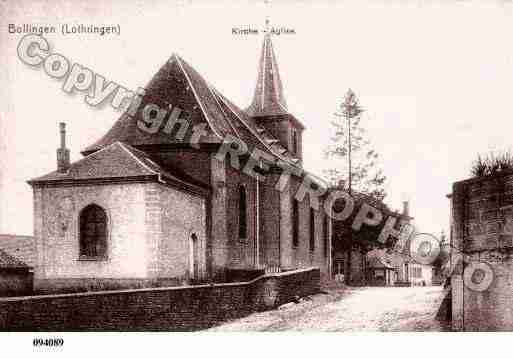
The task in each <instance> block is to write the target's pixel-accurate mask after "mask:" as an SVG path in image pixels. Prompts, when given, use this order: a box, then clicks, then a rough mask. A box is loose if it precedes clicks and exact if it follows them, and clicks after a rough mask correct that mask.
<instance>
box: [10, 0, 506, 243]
mask: <svg viewBox="0 0 513 359" xmlns="http://www.w3.org/2000/svg"><path fill="white" fill-rule="evenodd" d="M143 3H144V5H143ZM266 16H268V17H269V20H270V22H271V24H272V25H273V26H276V27H288V28H292V29H294V30H295V32H296V33H295V34H293V35H287V34H285V35H279V36H275V37H274V38H273V44H274V50H275V53H276V55H277V60H278V65H279V69H280V72H281V78H282V81H283V86H284V93H285V96H286V100H287V103H288V107H289V110H290V112H291V113H292V114H294V115H295V116H296V117H297V118H299V119H300V120H301V121H302V122H303V124H305V126H306V130H305V133H304V138H303V148H304V167H305V168H306V169H308V170H310V171H312V172H313V173H316V174H322V172H323V170H324V169H326V168H330V167H332V166H333V162H332V161H330V160H327V159H325V158H324V156H323V150H324V149H325V148H326V145H327V144H328V142H329V139H330V136H331V131H332V128H331V125H330V122H331V121H332V120H333V119H334V117H333V113H334V112H335V110H336V108H337V105H338V103H339V101H340V99H341V98H342V97H343V95H344V93H345V92H346V91H347V89H348V88H351V89H353V90H354V91H355V92H356V94H357V96H358V97H359V99H360V103H361V105H362V106H363V107H365V109H366V112H365V115H364V116H363V118H362V124H363V125H364V126H365V127H366V128H367V131H368V135H369V137H370V139H371V141H372V143H373V145H374V148H375V149H376V150H377V151H378V152H379V154H380V156H381V165H382V167H383V169H384V172H385V174H386V176H387V177H388V182H387V191H388V197H387V199H386V202H387V203H388V204H389V205H390V206H391V207H392V208H397V209H400V208H401V205H402V204H401V203H402V201H403V200H405V199H408V200H409V201H410V211H411V214H412V216H414V217H415V224H416V226H417V228H418V229H419V230H420V231H422V232H430V233H435V234H438V233H440V231H441V230H445V231H446V232H447V230H448V226H449V202H448V200H447V198H446V195H447V194H448V193H450V192H451V186H452V183H453V182H455V181H458V180H462V179H466V178H468V177H469V171H470V165H471V163H472V161H473V160H474V159H475V158H476V156H477V154H478V153H487V152H489V151H492V150H502V149H510V148H511V141H510V140H509V138H508V136H507V134H511V133H512V131H511V130H512V128H513V122H512V118H513V116H512V115H513V108H512V107H511V106H510V104H511V100H510V98H511V96H512V94H513V46H512V45H511V44H512V42H511V34H512V33H513V5H512V4H511V3H510V2H506V1H488V2H484V1H483V2H481V1H454V2H451V1H444V2H441V1H440V2H437V1H358V2H357V1H320V2H315V3H314V2H309V1H281V2H280V1H274V2H271V3H270V4H268V5H266V4H264V2H263V1H242V2H236V3H235V2H228V1H211V2H207V1H177V2H173V1H159V0H154V1H145V2H143V1H130V2H129V1H121V0H117V1H116V0H114V1H112V2H110V3H107V2H104V1H99V0H90V1H82V0H80V1H72V2H71V1H65V0H57V1H52V2H50V1H26V0H21V1H16V2H15V1H10V0H7V1H3V2H0V233H12V234H32V233H33V208H32V191H31V188H30V186H29V185H28V184H27V183H26V181H27V180H28V179H30V178H33V177H37V176H40V175H43V174H45V173H48V172H50V171H53V170H54V169H55V168H56V154H55V151H56V148H57V147H58V141H59V133H58V123H59V122H66V123H67V126H68V147H69V148H70V150H71V159H72V161H75V160H78V159H80V158H81V155H80V151H81V150H83V149H84V148H85V147H86V146H88V145H89V144H91V143H93V142H94V141H96V140H97V139H98V138H100V137H101V136H102V135H103V134H104V133H105V132H106V131H107V130H108V129H109V128H110V127H111V126H112V124H113V123H114V121H115V120H116V119H117V118H118V117H119V115H120V112H118V111H116V110H114V109H112V108H111V107H109V106H103V107H101V108H94V107H91V106H89V105H87V104H86V103H85V102H84V96H85V94H84V93H80V92H79V93H75V94H72V95H68V94H66V93H65V92H63V91H62V88H61V87H62V81H60V80H56V79H53V78H50V77H49V76H48V75H47V74H46V73H45V72H44V71H43V70H42V69H41V68H31V67H29V66H27V65H25V64H24V63H22V62H21V61H20V59H19V58H18V57H17V55H16V48H17V45H18V42H19V41H20V39H21V37H22V35H21V34H10V33H9V32H8V25H9V24H11V23H13V24H17V25H22V24H34V25H53V26H56V27H57V28H59V27H60V26H61V24H65V23H66V24H78V23H81V24H86V25H87V24H93V25H110V24H114V25H118V24H119V27H120V29H121V33H120V35H105V36H99V35H94V34H80V35H78V34H74V35H62V34H61V33H57V34H48V35H46V38H47V40H48V41H49V43H50V46H51V51H52V52H57V53H60V54H62V55H64V56H65V57H67V58H68V59H70V60H71V61H72V62H76V63H79V64H81V65H83V66H87V67H88V68H90V69H92V70H93V71H94V72H96V73H99V74H102V75H103V76H105V77H106V78H107V79H108V80H111V81H114V82H116V83H118V84H120V85H123V86H125V87H127V88H129V89H133V90H135V89H137V88H138V87H140V86H145V85H146V84H147V83H148V81H149V80H150V79H151V77H152V76H153V74H154V73H155V72H156V71H157V70H158V69H159V68H160V67H161V66H162V65H163V64H164V63H165V61H166V60H167V59H168V58H169V57H170V56H171V55H172V53H173V52H176V53H178V54H179V55H180V56H181V57H182V58H184V59H185V60H186V61H187V62H188V63H189V64H191V65H192V66H193V67H194V68H195V69H196V70H197V71H199V73H200V74H202V75H203V76H204V77H205V78H206V79H207V81H209V82H210V83H212V84H213V85H214V86H215V87H216V88H217V89H218V90H220V91H221V92H222V93H223V94H224V95H225V96H227V97H228V98H230V99H231V100H232V101H233V102H234V103H235V104H237V105H238V106H239V107H242V108H245V107H247V106H248V105H249V103H250V102H251V99H252V93H253V90H254V86H255V82H256V76H257V63H258V58H259V55H260V51H261V45H262V35H246V36H242V35H233V34H232V28H234V27H248V26H249V27H251V28H256V29H260V30H262V29H263V28H264V23H265V18H266Z"/></svg>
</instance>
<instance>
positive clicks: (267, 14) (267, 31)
mask: <svg viewBox="0 0 513 359" xmlns="http://www.w3.org/2000/svg"><path fill="white" fill-rule="evenodd" d="M269 3H270V1H269V0H264V4H265V12H266V15H265V33H266V34H269V27H270V23H271V22H270V21H269Z"/></svg>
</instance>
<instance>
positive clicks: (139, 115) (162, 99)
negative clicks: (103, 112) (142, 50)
mask: <svg viewBox="0 0 513 359" xmlns="http://www.w3.org/2000/svg"><path fill="white" fill-rule="evenodd" d="M148 104H154V105H157V106H158V107H159V108H160V109H163V110H169V109H170V106H171V107H172V108H174V107H178V108H180V109H181V110H183V111H185V112H186V113H188V114H189V117H188V118H187V120H188V121H190V126H189V133H190V131H191V130H192V127H193V126H194V125H196V124H199V123H202V122H204V123H206V124H207V133H208V135H207V136H204V137H202V139H201V140H202V142H203V143H221V142H222V139H223V138H224V137H225V136H226V135H228V134H230V135H236V134H235V133H234V131H233V128H231V126H230V125H229V124H228V123H227V120H226V118H225V116H224V114H223V111H222V109H221V107H220V105H219V103H217V101H216V99H215V97H214V95H213V94H212V91H211V89H210V86H209V85H208V84H207V82H206V81H205V80H204V79H203V77H201V75H200V74H199V73H198V72H197V71H196V70H194V69H193V68H192V67H191V66H190V65H189V64H187V63H186V62H185V61H184V60H183V59H182V58H180V57H179V56H178V55H176V54H173V55H172V56H171V58H170V59H169V60H168V61H167V62H166V63H165V64H164V65H163V66H162V67H161V68H160V70H159V71H158V72H157V73H156V74H155V76H154V77H153V78H152V80H151V81H150V83H149V84H148V86H146V88H145V94H144V95H143V96H142V101H141V104H140V106H139V107H138V110H137V112H136V113H135V114H133V115H131V114H129V111H127V112H125V113H124V114H123V115H121V117H120V118H119V119H118V120H117V122H116V123H115V124H114V126H113V127H112V128H111V129H110V130H109V131H108V132H107V134H106V135H105V136H103V137H102V138H101V139H100V140H98V141H97V142H95V143H94V144H92V145H91V146H89V147H87V148H86V149H85V150H84V151H83V153H84V154H89V153H91V152H94V151H97V150H99V149H101V148H103V147H105V146H107V145H110V144H112V143H114V142H116V141H123V142H125V143H127V144H129V145H132V146H139V145H152V144H154V145H161V144H173V143H182V140H181V139H178V138H176V136H174V135H173V134H168V133H165V132H164V131H162V128H161V129H160V130H159V131H157V132H156V133H148V132H147V131H142V130H141V129H139V128H138V122H139V124H141V123H142V122H140V121H142V119H143V109H144V108H145V107H146V105H148ZM162 127H164V126H162ZM186 138H187V137H186Z"/></svg>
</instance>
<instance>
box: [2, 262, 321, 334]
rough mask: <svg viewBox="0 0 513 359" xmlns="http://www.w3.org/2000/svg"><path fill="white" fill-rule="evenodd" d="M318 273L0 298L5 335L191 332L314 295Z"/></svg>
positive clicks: (310, 269)
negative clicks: (228, 281) (91, 331)
mask: <svg viewBox="0 0 513 359" xmlns="http://www.w3.org/2000/svg"><path fill="white" fill-rule="evenodd" d="M319 277H320V274H319V269H317V268H309V269H304V270H297V271H291V272H285V273H277V274H267V275H264V276H261V277H259V278H256V279H255V280H253V281H251V282H243V283H230V284H215V285H200V286H189V287H175V288H153V289H139V290H124V291H109V292H96V293H82V294H61V295H48V296H35V297H19V298H2V299H0V330H4V331H7V330H8V331H70V330H98V331H101V330H116V331H128V330H130V331H136V330H137V331H141V330H143V331H144V330H149V331H190V330H197V329H204V328H208V327H210V326H213V325H215V324H217V323H220V322H223V321H226V320H229V319H233V318H238V317H242V316H244V315H247V314H249V313H251V312H253V311H258V310H266V309H271V308H275V307H277V306H279V305H281V304H283V303H286V302H289V301H291V300H292V299H294V298H295V297H296V296H299V297H303V296H306V295H310V294H314V293H317V292H319V290H320V288H319Z"/></svg>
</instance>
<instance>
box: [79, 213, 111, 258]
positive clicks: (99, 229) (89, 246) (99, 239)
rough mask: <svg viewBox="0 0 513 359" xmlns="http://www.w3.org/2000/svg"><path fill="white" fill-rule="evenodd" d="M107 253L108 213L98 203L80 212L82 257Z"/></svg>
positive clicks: (98, 256) (99, 255) (96, 256)
mask: <svg viewBox="0 0 513 359" xmlns="http://www.w3.org/2000/svg"><path fill="white" fill-rule="evenodd" d="M106 254H107V214H106V213H105V211H104V209H103V208H101V207H100V206H98V205H96V204H91V205H89V206H87V207H85V208H84V209H83V210H82V212H81V213H80V257H82V258H103V257H105V256H106Z"/></svg>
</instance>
